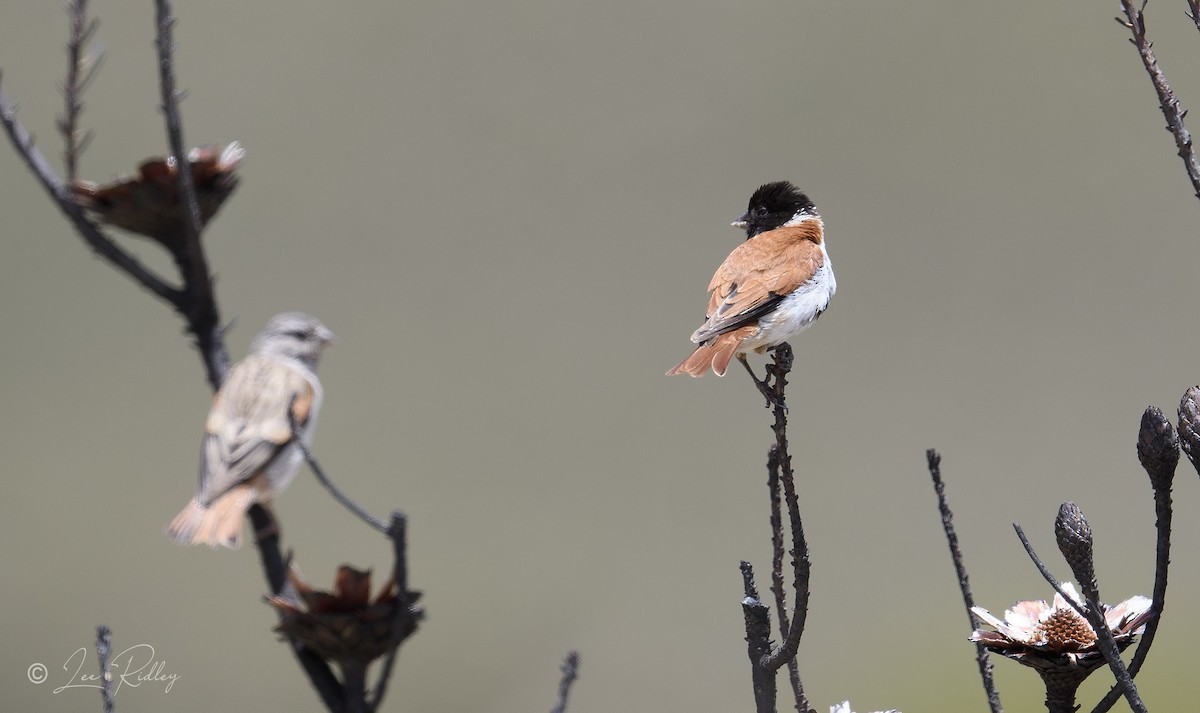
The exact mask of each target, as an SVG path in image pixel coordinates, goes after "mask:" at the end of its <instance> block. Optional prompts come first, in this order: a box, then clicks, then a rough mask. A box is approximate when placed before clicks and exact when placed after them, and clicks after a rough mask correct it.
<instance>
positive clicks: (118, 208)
mask: <svg viewBox="0 0 1200 713" xmlns="http://www.w3.org/2000/svg"><path fill="white" fill-rule="evenodd" d="M245 155H246V152H245V150H244V149H243V148H242V146H241V144H239V143H238V142H236V141H234V142H233V143H231V144H229V145H228V146H225V147H219V146H210V147H203V148H195V149H192V150H191V151H190V152H189V153H188V161H187V163H188V166H190V167H191V169H192V183H193V185H194V187H195V189H196V201H197V207H198V208H199V209H200V222H201V227H203V226H204V225H207V224H208V221H209V220H210V219H211V218H212V217H213V216H214V215H216V213H217V211H218V210H220V208H221V206H222V205H223V204H224V203H225V201H226V200H227V199H228V198H229V196H230V195H232V194H233V191H234V189H235V188H237V184H238V175H237V168H238V165H239V164H240V163H241V161H242V158H244V157H245ZM177 164H178V162H177V161H176V160H175V159H174V157H167V158H152V159H147V160H146V161H143V162H142V163H141V164H140V165H139V166H138V175H137V177H134V178H125V179H121V180H117V181H114V182H112V183H109V184H106V185H103V186H99V185H96V184H95V183H91V182H88V181H79V182H77V183H76V184H75V185H74V186H72V190H73V191H74V194H75V199H76V201H77V202H78V203H79V205H81V206H82V207H84V208H86V209H87V210H88V211H89V212H90V213H92V214H94V215H95V216H96V217H98V218H99V219H100V220H102V221H103V222H105V223H108V224H109V225H115V226H116V227H118V228H122V229H124V230H128V231H129V232H131V233H136V234H138V235H143V236H145V237H148V238H151V239H153V240H155V241H156V242H158V243H160V244H161V245H163V247H165V248H167V249H168V250H171V251H173V252H174V251H176V250H178V249H179V248H180V245H181V242H182V240H183V235H184V234H185V233H186V229H185V228H184V224H185V221H187V220H189V219H190V218H189V217H188V215H187V211H188V208H187V206H186V205H184V202H183V201H182V200H181V199H180V196H179V190H178V183H177V179H176V170H177Z"/></svg>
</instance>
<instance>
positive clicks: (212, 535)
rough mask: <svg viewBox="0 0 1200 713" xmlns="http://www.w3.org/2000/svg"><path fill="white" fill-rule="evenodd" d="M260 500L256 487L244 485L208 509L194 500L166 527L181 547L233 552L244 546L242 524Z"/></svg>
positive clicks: (218, 499) (231, 490) (169, 534)
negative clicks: (202, 546)
mask: <svg viewBox="0 0 1200 713" xmlns="http://www.w3.org/2000/svg"><path fill="white" fill-rule="evenodd" d="M257 500H258V498H257V497H256V493H255V490H254V486H252V485H250V484H248V483H243V484H242V485H238V486H236V487H234V488H232V489H230V490H229V491H228V492H227V493H225V494H224V495H222V496H221V497H219V498H217V499H216V500H215V501H213V502H212V503H210V504H209V505H208V507H205V506H204V505H202V504H201V503H200V500H199V499H198V498H192V501H191V502H190V503H188V504H187V505H186V506H185V507H184V508H183V510H181V511H179V514H178V515H176V516H175V519H174V520H171V524H169V525H167V529H166V533H167V535H168V536H169V537H170V538H171V539H173V540H175V541H176V542H178V543H179V544H181V545H199V544H205V545H208V546H209V547H216V546H218V545H224V546H225V547H228V548H229V549H231V550H236V549H238V548H239V547H241V546H242V520H244V519H245V517H246V510H248V509H249V508H250V506H251V505H253V504H254V503H255V502H256V501H257Z"/></svg>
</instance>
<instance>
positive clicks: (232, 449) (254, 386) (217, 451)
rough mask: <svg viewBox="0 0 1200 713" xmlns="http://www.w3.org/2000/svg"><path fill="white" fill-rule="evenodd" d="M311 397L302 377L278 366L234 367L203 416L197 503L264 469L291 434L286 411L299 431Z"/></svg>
mask: <svg viewBox="0 0 1200 713" xmlns="http://www.w3.org/2000/svg"><path fill="white" fill-rule="evenodd" d="M315 395H316V392H315V389H314V388H313V384H312V383H311V382H310V381H309V380H308V378H307V377H306V376H305V375H304V374H303V373H301V372H300V371H297V370H296V369H295V368H293V367H291V366H288V365H286V364H283V363H281V362H279V361H276V360H274V359H270V358H267V357H263V356H249V357H247V358H246V359H244V360H243V361H241V362H240V363H238V365H237V366H236V367H234V368H233V370H232V371H230V372H229V376H228V378H227V379H226V381H225V384H224V385H223V386H222V387H221V390H220V391H219V392H217V395H216V397H215V398H214V400H213V406H212V410H211V411H209V414H208V424H207V427H206V429H205V431H206V432H205V435H204V444H203V446H202V447H201V452H200V494H199V497H200V502H201V503H204V504H206V505H207V504H208V503H210V502H212V501H213V500H215V499H216V498H218V497H220V496H221V495H222V494H224V493H225V492H227V491H228V490H229V489H230V488H232V487H234V486H235V485H237V484H239V483H242V482H245V481H247V480H249V479H250V478H252V477H254V476H255V475H257V474H258V473H260V472H261V471H262V470H263V468H265V467H266V466H267V465H268V464H270V462H271V461H272V460H273V459H274V458H275V457H276V456H277V455H278V454H279V452H280V451H282V450H283V448H284V447H285V446H286V445H287V444H288V443H289V442H290V441H291V440H292V437H293V435H294V434H293V433H292V428H291V425H290V424H289V423H288V408H289V406H291V407H292V408H293V410H294V413H295V416H296V423H297V424H299V425H300V426H303V425H304V424H306V423H307V422H308V418H309V416H310V414H311V412H312V406H313V400H314V398H315ZM293 399H295V404H294V406H293V405H292V400H293Z"/></svg>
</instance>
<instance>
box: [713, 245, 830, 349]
mask: <svg viewBox="0 0 1200 713" xmlns="http://www.w3.org/2000/svg"><path fill="white" fill-rule="evenodd" d="M810 236H811V230H810V229H809V228H808V227H807V226H805V225H804V224H801V225H798V226H795V227H788V228H778V229H776V230H772V231H769V232H766V233H761V234H759V235H756V236H755V237H753V238H751V239H749V240H747V241H746V242H744V243H742V244H741V245H739V246H738V247H737V248H736V249H734V251H733V252H731V253H730V254H729V257H727V258H725V262H723V263H721V266H720V267H719V268H717V272H716V274H715V275H713V279H712V282H710V283H709V285H708V289H709V291H710V292H712V297H711V298H710V299H709V302H708V321H707V322H705V323H704V324H703V325H701V327H700V328H699V329H697V330H696V332H695V334H693V335H692V341H693V342H696V343H697V344H701V343H704V342H706V341H708V340H710V339H712V338H713V337H715V336H717V335H720V334H724V333H725V332H729V331H732V330H734V329H737V328H738V327H741V326H743V325H746V324H749V323H751V322H753V321H754V320H757V319H758V318H759V317H760V316H762V315H763V314H766V313H767V312H770V311H771V310H772V309H774V308H775V306H776V305H777V304H779V302H780V301H782V300H783V298H784V297H787V296H788V295H789V294H790V293H791V292H792V291H793V290H795V289H796V288H797V287H799V286H800V285H802V284H804V283H805V282H807V281H808V280H810V279H812V276H813V275H815V274H816V273H817V270H818V269H819V268H820V267H821V264H822V263H823V262H824V260H825V256H824V254H823V253H822V252H821V246H820V245H819V244H817V243H816V242H814V241H813V240H812V239H811V238H810Z"/></svg>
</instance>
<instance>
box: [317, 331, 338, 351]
mask: <svg viewBox="0 0 1200 713" xmlns="http://www.w3.org/2000/svg"><path fill="white" fill-rule="evenodd" d="M317 339H320V340H321V346H323V347H327V346H329V345H330V344H333V343H334V342H336V341H337V337H336V336H335V335H334V333H333V332H331V331H329V330H328V329H327V328H325V327H321V331H319V332H317Z"/></svg>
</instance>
